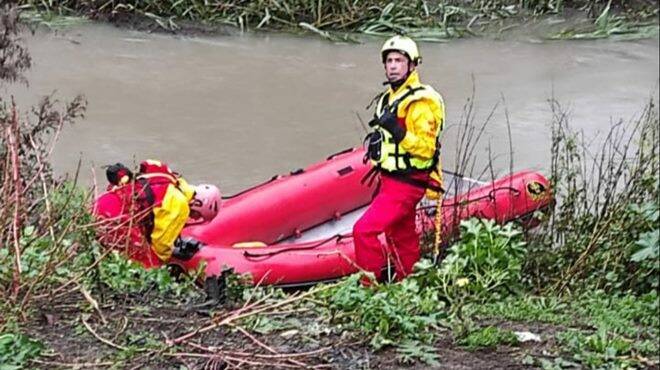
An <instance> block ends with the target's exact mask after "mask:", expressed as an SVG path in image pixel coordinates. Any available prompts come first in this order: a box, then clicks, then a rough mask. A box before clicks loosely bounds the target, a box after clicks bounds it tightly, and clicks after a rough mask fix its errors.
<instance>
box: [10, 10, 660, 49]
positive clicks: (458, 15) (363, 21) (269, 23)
mask: <svg viewBox="0 0 660 370" xmlns="http://www.w3.org/2000/svg"><path fill="white" fill-rule="evenodd" d="M639 2H641V3H643V1H639ZM19 3H20V4H21V5H22V6H23V8H24V9H26V10H36V11H39V12H42V13H47V14H53V15H60V16H64V15H71V14H77V15H84V16H88V17H90V18H95V19H99V18H100V19H109V20H125V19H127V17H128V18H130V17H139V18H146V19H150V20H152V21H153V23H154V24H156V25H158V27H160V28H163V29H166V30H176V29H178V28H179V24H180V23H181V22H186V21H188V22H196V23H205V24H227V25H233V26H236V27H239V28H240V29H242V30H244V29H262V28H268V29H285V30H289V31H290V30H298V31H303V30H306V31H311V32H314V33H317V34H319V35H321V36H323V37H327V38H337V35H336V34H333V33H347V32H350V33H353V32H359V33H364V34H370V35H384V34H387V35H389V34H392V33H399V34H407V35H410V36H414V37H417V38H420V39H426V40H434V41H437V40H442V39H446V38H449V37H460V36H462V35H465V34H470V33H472V32H474V30H475V29H476V28H477V27H479V26H484V25H486V24H489V23H491V22H494V21H498V20H501V19H504V18H508V17H511V16H515V15H519V14H526V15H540V14H547V13H558V12H561V11H563V10H564V7H565V6H570V7H574V8H581V9H584V10H587V11H588V12H589V13H594V14H596V15H597V14H599V13H600V12H602V11H603V9H605V8H607V9H609V6H608V2H607V1H603V0H575V1H570V2H565V1H563V0H477V1H467V0H449V1H428V0H411V1H401V0H394V1H393V0H362V1H355V0H352V1H349V0H284V1H269V0H257V1H248V0H229V1H208V0H203V1H202V0H165V1H156V0H139V1H137V0H133V1H129V0H123V1H121V0H104V1H99V0H87V1H83V0H59V1H57V0H49V1H43V0H20V1H19ZM567 3H568V4H567ZM635 3H637V2H635ZM655 8H656V9H657V6H656V7H655ZM651 13H652V11H651ZM636 14H639V12H638V13H636ZM647 15H648V14H647ZM655 15H656V16H657V11H656V12H655Z"/></svg>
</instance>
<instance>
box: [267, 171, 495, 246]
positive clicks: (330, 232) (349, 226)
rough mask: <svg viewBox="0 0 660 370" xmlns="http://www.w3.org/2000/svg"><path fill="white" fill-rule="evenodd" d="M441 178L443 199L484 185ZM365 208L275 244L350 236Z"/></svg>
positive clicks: (448, 176) (453, 177)
mask: <svg viewBox="0 0 660 370" xmlns="http://www.w3.org/2000/svg"><path fill="white" fill-rule="evenodd" d="M443 176H444V186H445V189H446V190H447V192H446V193H445V198H452V197H454V196H455V195H457V194H463V193H466V192H468V191H469V190H472V189H474V188H475V187H479V186H482V185H484V184H485V182H483V181H479V180H475V179H471V178H467V177H461V176H457V175H455V174H453V173H450V172H444V174H443ZM436 202H437V201H434V200H429V199H426V198H424V199H422V201H421V202H420V204H419V206H420V207H424V208H427V207H428V208H429V209H434V207H432V206H433V205H435V204H436ZM367 208H369V205H365V206H364V207H360V208H358V209H356V210H353V211H351V212H349V213H346V214H343V215H342V216H341V217H340V218H339V219H331V220H328V221H326V222H324V223H322V224H320V225H318V226H315V227H313V228H311V229H308V230H305V231H304V232H303V233H302V234H301V235H300V236H297V237H296V236H292V237H289V238H286V239H284V240H282V241H280V242H278V243H277V244H290V243H306V242H313V241H317V240H324V239H328V238H331V237H333V236H336V235H346V234H350V233H351V232H352V231H353V225H355V223H356V222H357V220H359V219H360V217H362V215H363V214H364V212H366V210H367Z"/></svg>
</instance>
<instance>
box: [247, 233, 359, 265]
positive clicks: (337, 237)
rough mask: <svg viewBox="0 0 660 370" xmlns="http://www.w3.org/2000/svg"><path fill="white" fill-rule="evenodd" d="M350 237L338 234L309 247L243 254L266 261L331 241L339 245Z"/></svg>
mask: <svg viewBox="0 0 660 370" xmlns="http://www.w3.org/2000/svg"><path fill="white" fill-rule="evenodd" d="M348 237H349V235H342V234H336V235H333V236H331V237H329V238H328V239H325V240H321V241H320V242H318V243H316V244H312V245H307V246H304V247H290V248H284V249H280V250H276V251H273V252H266V253H250V252H248V251H245V252H243V256H244V257H245V258H248V259H250V258H253V259H254V258H260V257H261V258H264V259H266V258H269V257H272V256H276V255H278V254H280V253H285V252H292V251H305V250H310V249H314V248H318V247H320V246H322V245H323V244H326V243H329V242H331V241H335V242H337V243H339V241H341V240H342V239H345V238H348Z"/></svg>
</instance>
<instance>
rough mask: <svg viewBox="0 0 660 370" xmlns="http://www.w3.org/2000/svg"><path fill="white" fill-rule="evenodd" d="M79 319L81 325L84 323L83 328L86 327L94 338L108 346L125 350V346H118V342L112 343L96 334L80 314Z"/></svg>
mask: <svg viewBox="0 0 660 370" xmlns="http://www.w3.org/2000/svg"><path fill="white" fill-rule="evenodd" d="M80 320H81V321H82V323H83V325H85V328H87V331H89V332H90V333H91V334H92V335H93V336H94V337H95V338H96V339H98V340H100V341H101V342H103V343H105V344H107V345H109V346H110V347H113V348H116V349H120V350H122V351H125V350H127V348H126V347H124V346H120V345H119V344H114V343H112V342H111V341H109V340H107V339H105V338H103V337H101V336H100V335H98V334H96V332H95V331H94V329H92V327H91V326H89V324H88V323H87V321H85V319H84V318H83V317H82V316H81V317H80Z"/></svg>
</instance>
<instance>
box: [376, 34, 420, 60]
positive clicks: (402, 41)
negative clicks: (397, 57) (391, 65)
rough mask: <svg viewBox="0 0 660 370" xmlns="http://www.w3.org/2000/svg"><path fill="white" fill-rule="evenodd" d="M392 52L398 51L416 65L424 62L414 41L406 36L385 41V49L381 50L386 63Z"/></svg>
mask: <svg viewBox="0 0 660 370" xmlns="http://www.w3.org/2000/svg"><path fill="white" fill-rule="evenodd" d="M390 51H398V52H400V53H404V54H405V55H406V56H407V57H408V59H410V61H411V62H413V64H414V65H418V64H419V63H421V62H422V56H421V55H419V49H418V48H417V44H416V43H415V41H413V39H411V38H410V37H406V36H399V35H397V36H394V37H390V38H389V39H387V41H385V43H384V44H383V47H382V48H381V49H380V56H381V58H382V60H383V63H385V58H386V57H387V54H388V53H389V52H390Z"/></svg>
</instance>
